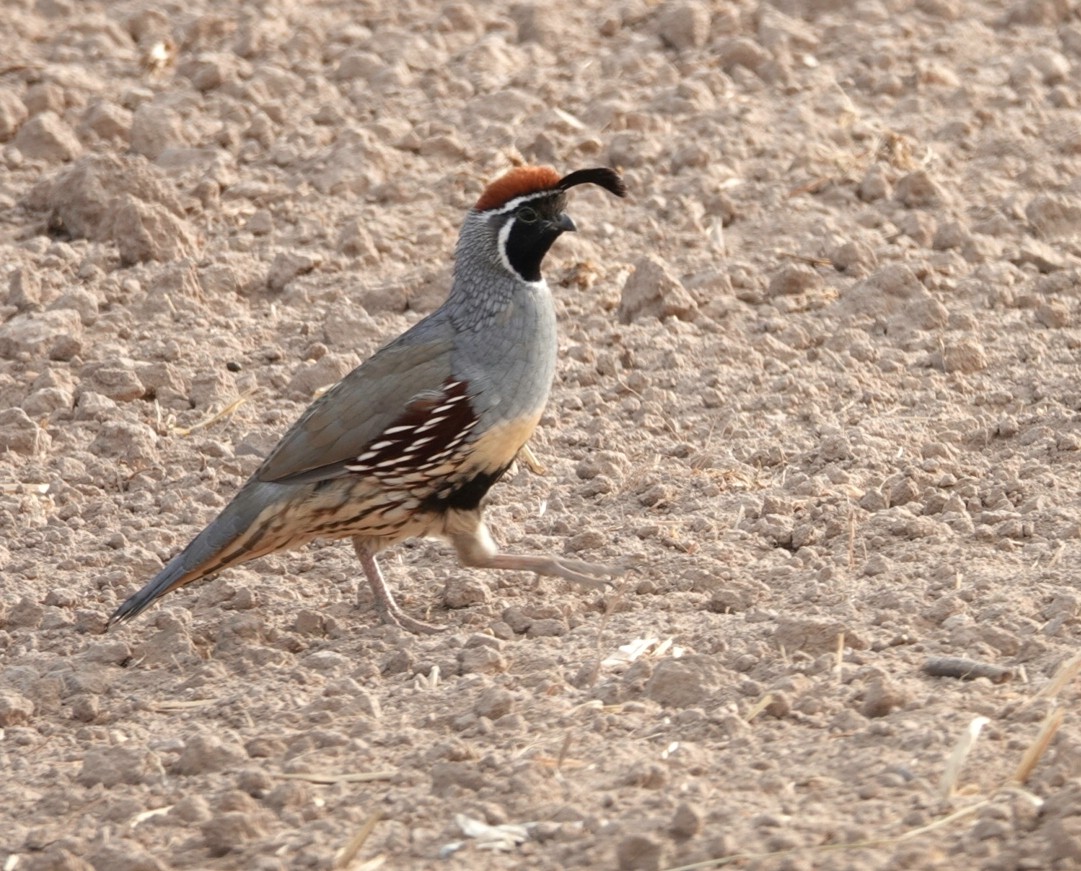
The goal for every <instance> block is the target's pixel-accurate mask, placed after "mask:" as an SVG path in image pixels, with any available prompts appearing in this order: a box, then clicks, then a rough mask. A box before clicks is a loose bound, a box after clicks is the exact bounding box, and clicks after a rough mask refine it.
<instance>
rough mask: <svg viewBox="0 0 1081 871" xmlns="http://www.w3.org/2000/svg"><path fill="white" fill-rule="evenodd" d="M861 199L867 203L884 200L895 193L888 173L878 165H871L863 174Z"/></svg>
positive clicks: (860, 190) (860, 188) (860, 187)
mask: <svg viewBox="0 0 1081 871" xmlns="http://www.w3.org/2000/svg"><path fill="white" fill-rule="evenodd" d="M858 192H859V196H860V199H861V200H863V201H864V202H866V203H873V202H875V201H876V200H884V199H886V198H887V197H889V196H890V195H891V194H892V193H893V187H892V185H890V180H889V178H888V177H887V176H886V171H885V170H884V169H883V168H882V167H881V166H880V165H879V164H877V163H874V164H871V166H869V167H868V168H867V171H866V172H865V173H864V174H863V179H862V180H861V181H860V186H859V190H858Z"/></svg>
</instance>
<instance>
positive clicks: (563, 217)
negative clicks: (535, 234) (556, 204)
mask: <svg viewBox="0 0 1081 871" xmlns="http://www.w3.org/2000/svg"><path fill="white" fill-rule="evenodd" d="M552 226H553V227H554V228H555V229H556V230H559V232H560V233H573V232H575V231H576V230H577V229H578V227H576V226H575V224H574V221H572V220H571V216H570V215H568V214H567V213H566V212H560V214H559V217H558V218H557V219H556V220H555V221H553V222H552Z"/></svg>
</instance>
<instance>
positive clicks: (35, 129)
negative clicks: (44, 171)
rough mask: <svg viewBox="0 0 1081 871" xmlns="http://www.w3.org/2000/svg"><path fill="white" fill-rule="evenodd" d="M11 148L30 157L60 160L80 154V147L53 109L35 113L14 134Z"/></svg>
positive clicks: (72, 133)
mask: <svg viewBox="0 0 1081 871" xmlns="http://www.w3.org/2000/svg"><path fill="white" fill-rule="evenodd" d="M14 143H15V147H16V148H18V149H19V151H21V152H22V153H23V155H24V156H26V157H27V158H29V159H30V160H42V161H45V162H46V163H64V162H66V161H69V160H74V159H75V158H76V157H78V156H79V154H81V153H82V150H83V146H82V143H81V142H79V137H78V136H76V135H75V131H74V130H72V129H71V128H70V127H69V126H68V125H67V124H65V123H64V122H63V121H62V120H61V119H60V116H59V115H57V114H56V113H55V112H52V111H46V112H42V113H41V114H40V115H35V116H34V117H33V118H31V119H30V120H29V121H27V122H26V123H25V124H23V125H22V126H21V127H20V128H19V132H18V133H16V134H15V140H14Z"/></svg>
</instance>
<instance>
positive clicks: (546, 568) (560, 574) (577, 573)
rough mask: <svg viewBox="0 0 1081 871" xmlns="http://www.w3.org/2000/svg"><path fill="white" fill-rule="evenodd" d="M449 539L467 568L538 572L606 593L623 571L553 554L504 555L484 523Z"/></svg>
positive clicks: (454, 534)
mask: <svg viewBox="0 0 1081 871" xmlns="http://www.w3.org/2000/svg"><path fill="white" fill-rule="evenodd" d="M449 537H450V541H451V544H453V545H454V549H455V550H456V551H457V552H458V559H459V560H460V561H461V563H462V565H464V566H471V567H475V568H480V569H509V570H511V571H525V572H535V573H536V574H538V575H548V576H550V577H556V578H565V579H566V580H568V581H573V582H574V583H576V584H581V585H582V586H584V587H588V588H590V589H594V590H603V589H604V588H605V587H607V586H608V580H607V579H608V578H614V577H616V576H617V575H619V574H621V571H622V570H621V569H619V568H615V567H611V566H604V565H598V564H597V563H587V562H583V561H582V560H576V559H564V558H560V557H554V556H549V555H539V554H522V553H500V552H499V548H497V547H496V544H495V542H494V541H493V540H492V535H491V533H490V532H488V527H487V526H485V524H484V521H483V520H482V521H480V523H479V524H478V525H477V526H476V527H475V528H474V529H471V530H468V531H462V532H455V533H453V534H451V535H450V536H449Z"/></svg>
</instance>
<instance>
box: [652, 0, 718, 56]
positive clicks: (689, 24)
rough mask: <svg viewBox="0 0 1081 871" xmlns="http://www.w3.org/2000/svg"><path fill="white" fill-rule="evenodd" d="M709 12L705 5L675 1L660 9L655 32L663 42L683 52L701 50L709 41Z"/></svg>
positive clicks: (685, 0)
mask: <svg viewBox="0 0 1081 871" xmlns="http://www.w3.org/2000/svg"><path fill="white" fill-rule="evenodd" d="M710 19H711V15H710V11H709V7H708V6H707V5H706V4H705V3H697V2H688V0H675V2H669V3H666V4H665V5H664V7H663V8H662V9H661V12H660V15H659V17H658V21H657V32H658V33H659V34H660V37H661V39H662V40H664V42H665V43H666V44H667V45H669V46H671V47H672V48H674V49H676V50H677V51H684V50H686V49H690V48H701V47H702V46H704V45H705V44H706V42H707V41H708V40H709V29H710Z"/></svg>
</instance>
